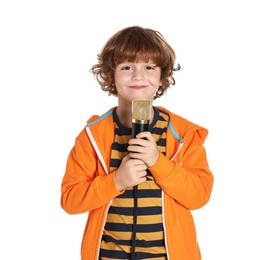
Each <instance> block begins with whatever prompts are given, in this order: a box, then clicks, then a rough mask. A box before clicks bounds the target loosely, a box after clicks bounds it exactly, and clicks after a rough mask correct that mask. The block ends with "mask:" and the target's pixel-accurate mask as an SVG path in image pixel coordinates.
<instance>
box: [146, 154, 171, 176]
mask: <svg viewBox="0 0 279 260" xmlns="http://www.w3.org/2000/svg"><path fill="white" fill-rule="evenodd" d="M174 168H175V163H174V162H172V161H170V160H169V159H167V158H166V157H165V156H164V155H163V154H162V153H160V156H159V158H158V160H157V162H156V163H155V164H154V165H153V166H152V167H150V168H148V169H149V170H150V172H151V173H152V175H153V177H154V178H155V179H156V180H157V181H160V180H163V179H165V178H167V177H168V176H169V175H170V174H171V173H172V172H173V170H174Z"/></svg>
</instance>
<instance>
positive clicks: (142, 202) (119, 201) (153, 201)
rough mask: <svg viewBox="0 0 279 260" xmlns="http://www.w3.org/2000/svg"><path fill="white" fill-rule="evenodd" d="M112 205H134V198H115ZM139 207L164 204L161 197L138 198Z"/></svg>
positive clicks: (129, 206)
mask: <svg viewBox="0 0 279 260" xmlns="http://www.w3.org/2000/svg"><path fill="white" fill-rule="evenodd" d="M111 206H114V207H128V208H131V207H134V199H124V198H115V199H114V200H113V201H112V204H111ZM138 206H139V207H152V206H162V200H161V198H138Z"/></svg>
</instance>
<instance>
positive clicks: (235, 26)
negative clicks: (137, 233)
mask: <svg viewBox="0 0 279 260" xmlns="http://www.w3.org/2000/svg"><path fill="white" fill-rule="evenodd" d="M276 3H277V1H270V0H265V1H257V0H255V1H248V0H241V1H240V0H234V1H221V0H220V1H217V0H214V1H204V0H201V1H180V0H177V1H176V0H173V1H164V0H160V1H159V0H157V1H156V0H154V1H150V0H141V1H126V0H119V1H114V0H111V1H106V0H104V1H93V0H91V1H89V0H83V1H72V0H68V1H66V0H64V1H63V0H62V1H59V0H55V1H54V0H48V1H38V0H36V1H35V0H34V1H32V0H26V1H19V0H18V1H16V0H15V1H12V0H11V1H7V0H6V1H1V3H0V29H1V31H0V34H1V40H0V74H1V75H0V87H1V91H0V113H1V135H0V138H1V140H0V141H1V143H0V152H1V163H0V173H1V188H0V208H1V221H0V238H1V249H0V259H5V260H10V259H11V260H18V259H29V260H50V259H52V260H77V259H80V258H79V250H80V244H81V239H82V233H83V229H84V226H85V221H86V217H87V215H86V214H81V215H68V214H67V213H65V212H64V211H63V210H62V209H61V207H60V185H61V180H62V177H63V175H64V171H65V165H66V159H67V156H68V153H69V151H70V149H71V147H72V146H73V144H74V139H75V137H76V135H77V134H78V133H79V131H80V130H81V129H82V128H83V126H84V125H85V122H86V120H87V119H88V118H89V117H90V116H91V115H92V114H99V113H103V112H105V111H106V110H107V109H108V108H110V107H111V106H113V105H116V101H117V99H116V98H114V97H108V96H107V94H106V93H104V92H102V91H101V90H100V87H99V86H98V84H97V82H96V81H95V80H94V78H93V76H92V74H90V73H89V69H90V67H91V66H92V65H93V64H95V63H96V57H97V56H96V55H97V53H98V52H99V51H100V50H101V48H102V46H103V45H104V44H105V41H106V40H107V39H108V38H109V37H110V36H111V35H112V34H114V33H115V32H116V31H118V30H120V29H122V28H123V27H126V26H131V25H140V26H143V27H150V28H153V29H156V30H158V31H160V32H161V33H162V34H163V35H164V36H165V38H166V39H167V40H168V42H169V43H170V44H171V45H172V46H173V48H174V50H175V51H176V54H177V62H179V63H180V64H181V66H182V69H181V70H180V71H179V72H177V73H176V74H175V79H176V85H175V86H173V87H172V88H171V89H170V90H169V91H168V92H167V94H166V95H165V96H164V97H162V98H160V99H158V100H156V101H155V105H162V106H165V107H166V108H168V109H170V110H172V111H173V112H176V113H178V114H180V115H182V116H184V117H186V118H187V119H189V120H191V121H193V122H195V123H197V124H200V125H202V126H205V127H206V128H207V129H208V130H209V136H208V138H207V140H206V143H205V146H206V149H207V153H208V160H209V163H210V167H211V170H212V172H213V173H214V176H215V183H214V188H213V192H212V196H211V200H210V202H209V203H208V204H207V205H206V206H205V207H203V208H202V209H199V210H196V211H194V212H193V215H194V218H195V222H196V228H197V233H198V240H199V244H200V247H201V251H202V255H203V260H235V259H237V260H247V259H253V260H254V259H259V260H263V259H264V260H265V259H272V260H273V259H279V252H278V241H279V240H278V239H279V237H278V234H279V228H278V219H279V213H278V205H279V201H278V199H279V188H278V175H279V168H278V155H279V153H278V145H279V140H278V132H279V126H278V111H279V107H278V87H279V79H278V74H279V73H278V72H279V51H278V50H279V48H278V46H279V38H278V37H279V36H278V33H279V28H278V27H279V26H278V25H279V16H278V13H279V9H278V7H277V5H276ZM173 260H182V259H173Z"/></svg>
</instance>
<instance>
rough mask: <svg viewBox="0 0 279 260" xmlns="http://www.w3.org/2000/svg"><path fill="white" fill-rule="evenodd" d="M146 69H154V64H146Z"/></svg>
mask: <svg viewBox="0 0 279 260" xmlns="http://www.w3.org/2000/svg"><path fill="white" fill-rule="evenodd" d="M145 68H146V69H147V70H155V69H156V66H155V65H147V66H146V67H145Z"/></svg>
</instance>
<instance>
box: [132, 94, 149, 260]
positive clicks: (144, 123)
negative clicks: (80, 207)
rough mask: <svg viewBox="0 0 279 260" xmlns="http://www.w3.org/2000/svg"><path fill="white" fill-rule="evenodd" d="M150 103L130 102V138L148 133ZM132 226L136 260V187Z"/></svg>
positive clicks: (144, 100) (146, 101)
mask: <svg viewBox="0 0 279 260" xmlns="http://www.w3.org/2000/svg"><path fill="white" fill-rule="evenodd" d="M151 108H152V102H151V100H148V99H134V100H133V101H132V138H136V136H137V134H139V133H141V132H144V131H148V128H149V122H150V118H151ZM133 200H134V212H133V225H132V243H131V258H130V259H132V260H134V259H136V233H137V217H138V186H137V185H136V186H134V187H133Z"/></svg>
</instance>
